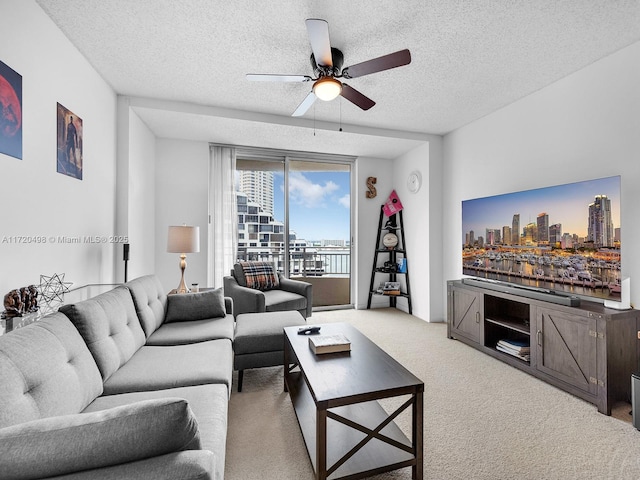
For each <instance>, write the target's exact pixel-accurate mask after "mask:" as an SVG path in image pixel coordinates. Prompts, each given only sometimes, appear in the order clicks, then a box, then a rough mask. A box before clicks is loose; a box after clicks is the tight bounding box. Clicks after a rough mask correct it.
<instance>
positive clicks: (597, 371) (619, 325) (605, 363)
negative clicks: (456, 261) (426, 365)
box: [447, 281, 640, 415]
mask: <svg viewBox="0 0 640 480" xmlns="http://www.w3.org/2000/svg"><path fill="white" fill-rule="evenodd" d="M639 332H640V312H639V311H638V310H634V309H629V310H614V309H610V308H606V307H604V305H602V304H600V303H596V302H590V301H586V300H582V301H581V302H580V305H579V306H568V305H558V304H555V303H551V302H547V301H545V300H541V299H539V298H529V297H526V296H521V295H516V294H513V293H507V292H497V291H495V290H493V289H488V288H483V287H481V286H477V285H469V284H466V283H463V282H461V281H449V282H447V335H448V337H449V338H454V339H457V340H460V341H462V342H464V343H466V344H468V345H470V346H472V347H474V348H476V349H478V350H480V351H482V352H483V353H486V354H487V355H491V356H492V357H495V358H497V359H499V360H501V361H503V362H505V363H508V364H509V365H511V366H513V367H515V368H518V369H520V370H523V371H525V372H527V373H529V374H530V375H533V376H535V377H537V378H539V379H541V380H543V381H545V382H547V383H550V384H552V385H554V386H556V387H558V388H560V389H562V390H565V391H567V392H569V393H571V394H573V395H576V396H577V397H580V398H582V399H584V400H586V401H589V402H591V403H593V404H595V405H596V406H597V407H598V411H599V412H601V413H604V414H607V415H610V414H611V407H612V405H613V404H614V403H615V402H617V401H623V402H630V399H631V374H632V373H634V372H635V371H636V370H637V368H638V361H639V359H640V353H639V350H638V349H637V345H636V342H637V338H638V335H640V333H639ZM527 346H528V350H527Z"/></svg>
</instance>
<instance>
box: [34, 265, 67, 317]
mask: <svg viewBox="0 0 640 480" xmlns="http://www.w3.org/2000/svg"><path fill="white" fill-rule="evenodd" d="M64 275H65V274H64V273H60V274H58V273H54V274H53V275H51V276H47V275H40V295H41V296H42V300H43V301H44V303H45V304H46V305H47V310H54V309H55V307H56V306H57V305H56V303H58V302H59V303H62V302H63V301H64V294H65V293H68V292H69V286H70V285H72V284H73V282H65V281H64Z"/></svg>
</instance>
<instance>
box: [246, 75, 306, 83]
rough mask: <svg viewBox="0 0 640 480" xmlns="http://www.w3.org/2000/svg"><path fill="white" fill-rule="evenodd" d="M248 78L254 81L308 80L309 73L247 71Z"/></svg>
mask: <svg viewBox="0 0 640 480" xmlns="http://www.w3.org/2000/svg"><path fill="white" fill-rule="evenodd" d="M247 80H251V81H253V82H308V81H310V80H312V78H311V77H310V76H308V75H276V74H269V73H247Z"/></svg>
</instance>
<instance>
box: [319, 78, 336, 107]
mask: <svg viewBox="0 0 640 480" xmlns="http://www.w3.org/2000/svg"><path fill="white" fill-rule="evenodd" d="M340 92H342V84H341V83H340V82H339V81H338V80H336V79H335V78H331V77H322V78H321V79H320V80H318V81H317V82H316V83H315V84H314V85H313V93H315V95H316V97H318V98H319V99H320V100H324V101H325V102H329V101H331V100H333V99H334V98H336V97H337V96H338V95H340Z"/></svg>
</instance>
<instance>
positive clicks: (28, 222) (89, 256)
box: [0, 0, 119, 296]
mask: <svg viewBox="0 0 640 480" xmlns="http://www.w3.org/2000/svg"><path fill="white" fill-rule="evenodd" d="M0 10H1V14H0V17H1V18H2V28H0V60H2V61H3V62H4V63H5V64H7V65H8V66H9V67H11V68H12V69H13V70H15V71H16V72H18V73H19V74H20V75H22V99H23V104H22V107H23V110H22V118H23V159H22V160H18V159H15V158H13V157H10V156H6V155H3V154H0V178H1V179H2V187H1V188H0V203H1V204H2V208H1V209H0V265H2V267H1V270H0V271H1V272H2V273H1V276H0V295H2V296H4V294H5V293H6V292H7V291H9V290H10V289H12V288H17V287H22V286H25V285H28V284H32V283H33V284H38V283H39V281H40V274H44V275H51V274H53V273H58V274H61V273H65V274H66V276H65V280H66V281H70V282H73V286H74V287H75V286H81V285H86V284H89V283H110V282H113V281H114V252H115V251H116V244H114V243H79V244H63V243H60V242H58V238H57V237H58V236H85V235H86V236H105V237H109V236H113V235H114V234H118V233H119V232H117V231H115V123H116V121H115V116H116V96H115V94H114V92H113V91H112V90H111V88H110V87H109V86H108V85H107V84H106V83H105V82H104V81H103V80H102V79H101V77H100V76H99V75H98V74H97V73H96V72H95V70H94V69H93V68H92V67H91V66H90V65H89V63H88V62H87V61H86V60H85V59H84V58H83V57H82V56H81V55H80V53H79V52H78V50H77V49H76V48H75V47H73V46H72V45H71V43H70V42H69V41H68V40H67V39H66V37H64V35H63V34H62V32H60V30H59V29H58V28H57V27H55V26H54V24H53V23H52V22H51V20H50V19H49V18H48V17H47V16H46V15H45V14H44V12H43V11H42V10H41V8H40V7H39V6H38V5H37V4H36V3H35V2H34V1H31V0H25V1H21V2H17V1H13V2H7V1H2V3H0ZM58 102H59V103H61V104H62V105H64V106H65V107H66V108H68V109H69V110H71V111H72V112H74V113H75V114H76V115H78V116H79V117H80V118H81V119H82V120H83V129H84V131H83V134H84V149H83V155H84V172H83V177H84V178H83V180H77V179H75V178H71V177H68V176H65V175H62V174H60V173H57V172H56V103H58ZM14 237H22V238H23V239H24V238H26V239H29V238H31V239H33V238H34V237H40V238H41V239H44V240H45V241H46V243H44V244H42V243H40V244H34V243H26V244H25V243H19V244H16V243H13V241H14V240H13V238H14Z"/></svg>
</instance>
